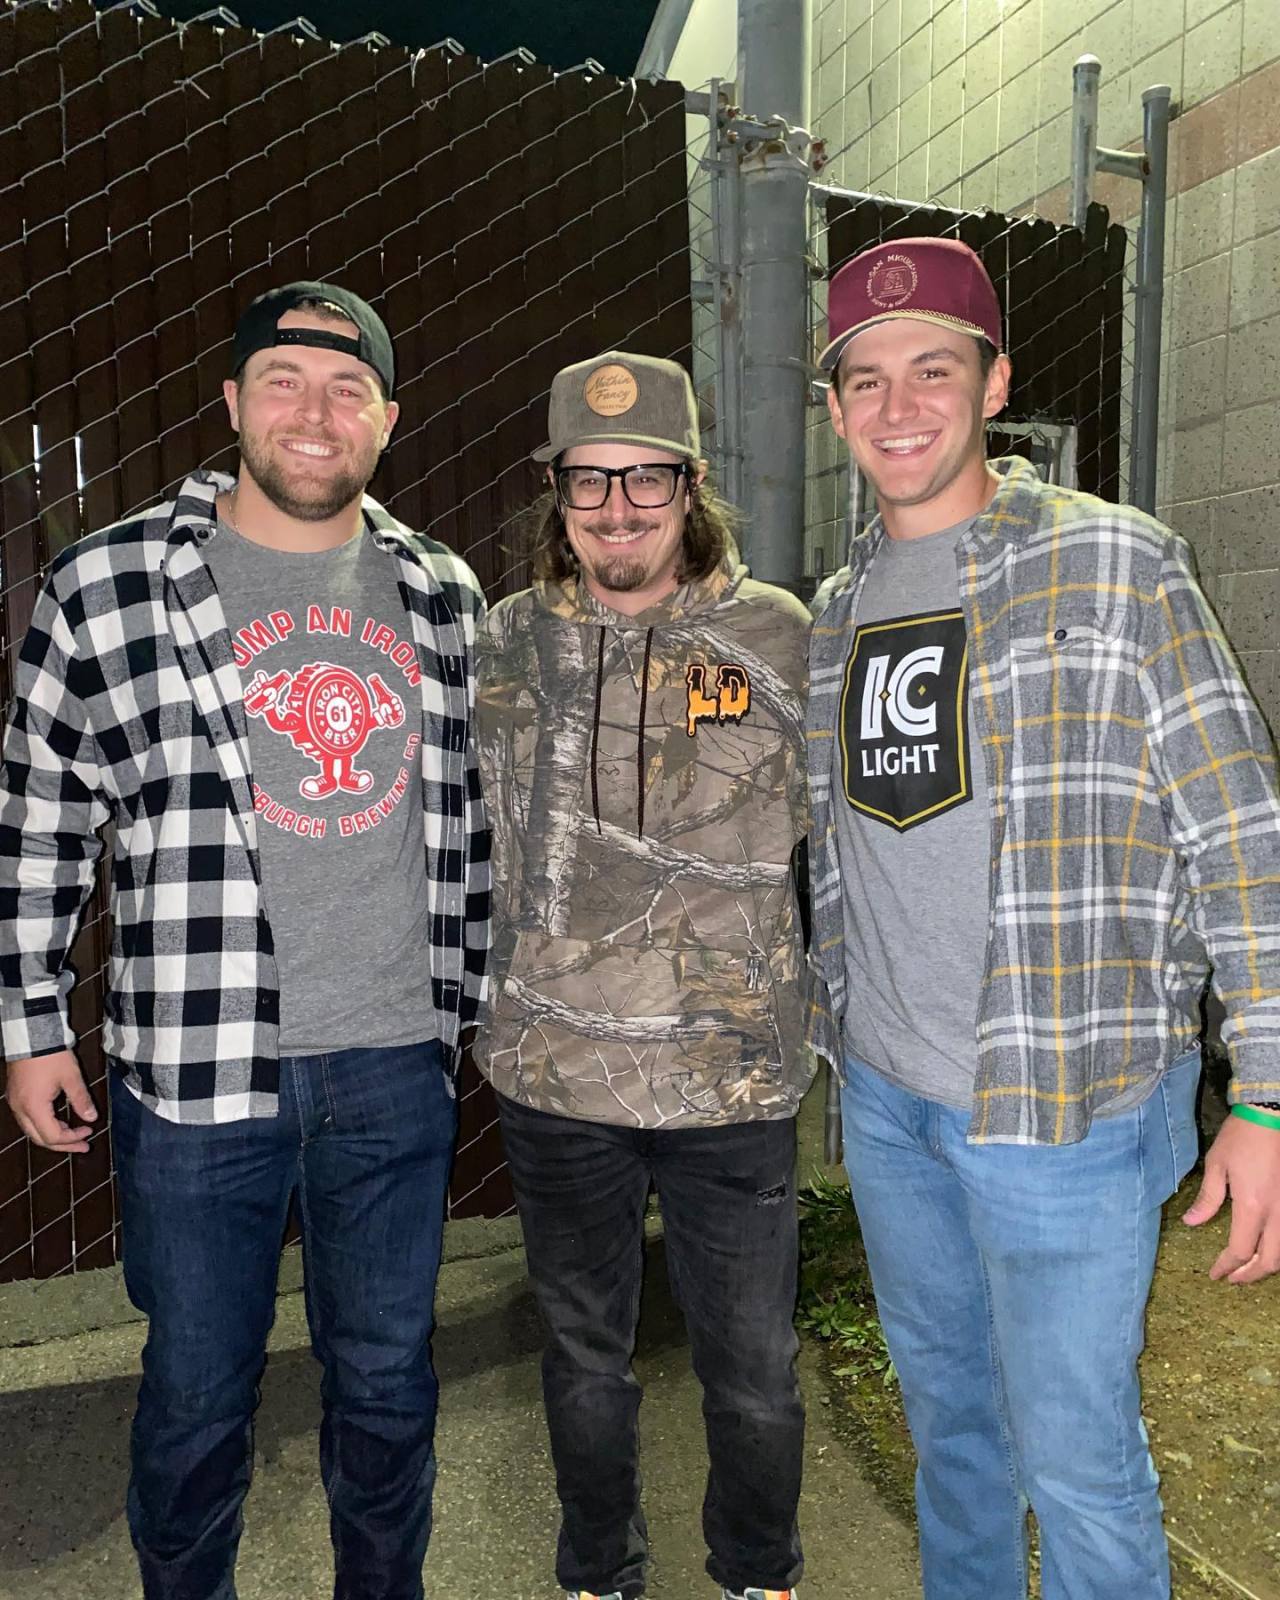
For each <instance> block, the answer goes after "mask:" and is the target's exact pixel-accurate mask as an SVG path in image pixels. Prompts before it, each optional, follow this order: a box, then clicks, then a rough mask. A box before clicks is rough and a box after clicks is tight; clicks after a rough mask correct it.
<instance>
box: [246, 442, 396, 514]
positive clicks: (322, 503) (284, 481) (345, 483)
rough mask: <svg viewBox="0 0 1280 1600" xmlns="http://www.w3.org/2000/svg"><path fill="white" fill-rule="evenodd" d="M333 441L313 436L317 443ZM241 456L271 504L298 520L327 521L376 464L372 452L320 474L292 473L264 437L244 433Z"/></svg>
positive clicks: (363, 484) (353, 494) (365, 481)
mask: <svg viewBox="0 0 1280 1600" xmlns="http://www.w3.org/2000/svg"><path fill="white" fill-rule="evenodd" d="M332 442H333V441H331V440H327V439H326V440H316V443H317V444H320V443H324V444H329V443H332ZM240 459H241V461H242V462H243V463H244V465H245V466H246V467H247V468H248V470H249V476H250V477H251V478H252V479H253V481H254V482H255V483H256V484H257V486H258V487H259V489H261V490H262V492H263V494H264V495H266V497H267V499H268V500H270V502H271V504H272V505H273V506H275V507H276V508H277V509H278V510H280V511H283V512H284V514H285V516H287V517H293V518H295V519H296V520H297V521H298V522H328V520H329V519H330V518H331V517H336V516H337V515H338V513H339V512H340V511H345V510H346V508H347V507H348V506H349V505H350V504H351V502H352V501H353V500H358V499H359V498H360V496H361V495H362V494H363V493H364V491H365V489H366V488H367V486H368V484H369V481H370V479H371V478H372V477H373V474H374V470H375V469H376V467H377V465H378V457H377V455H376V454H374V455H373V456H372V458H371V459H370V460H368V461H357V462H355V463H353V464H352V465H351V466H350V467H348V468H347V469H346V470H344V471H341V472H336V473H334V474H332V475H329V476H326V477H323V478H321V477H314V478H308V477H306V476H304V475H302V474H293V475H291V474H290V473H289V472H288V470H287V469H286V468H285V466H284V465H283V463H281V462H280V461H278V460H277V459H276V458H275V457H274V456H273V455H272V454H271V452H270V446H269V445H268V444H267V443H266V442H265V441H262V440H261V439H259V438H258V437H256V436H254V435H252V434H247V433H242V434H241V435H240Z"/></svg>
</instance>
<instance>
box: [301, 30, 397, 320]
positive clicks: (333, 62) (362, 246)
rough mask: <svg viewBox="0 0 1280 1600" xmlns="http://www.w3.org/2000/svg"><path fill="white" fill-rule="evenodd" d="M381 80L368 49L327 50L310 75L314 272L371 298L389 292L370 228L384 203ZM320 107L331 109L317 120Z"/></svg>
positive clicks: (311, 249) (309, 185) (309, 194)
mask: <svg viewBox="0 0 1280 1600" xmlns="http://www.w3.org/2000/svg"><path fill="white" fill-rule="evenodd" d="M376 82H378V66H376V58H374V53H373V51H371V50H370V48H368V46H366V45H349V46H347V48H346V50H342V51H341V53H336V51H334V53H326V54H325V56H323V59H320V61H318V62H317V64H315V69H314V70H309V72H307V99H309V102H310V106H312V118H314V120H312V122H310V125H309V128H307V144H309V157H310V162H309V165H310V176H309V181H307V205H309V211H310V240H309V253H310V267H312V275H314V277H317V278H323V280H333V282H336V283H342V285H344V286H346V288H350V290H355V293H357V294H365V296H366V298H370V299H376V298H378V296H379V293H381V282H379V280H381V267H379V261H378V240H376V238H371V237H370V235H368V232H366V230H365V227H362V222H366V221H368V218H370V216H371V213H373V210H374V208H376V203H378V107H376V106H374V101H373V86H374V83H376ZM320 107H330V109H328V110H325V112H323V114H322V115H320V117H318V118H317V117H315V112H317V109H320Z"/></svg>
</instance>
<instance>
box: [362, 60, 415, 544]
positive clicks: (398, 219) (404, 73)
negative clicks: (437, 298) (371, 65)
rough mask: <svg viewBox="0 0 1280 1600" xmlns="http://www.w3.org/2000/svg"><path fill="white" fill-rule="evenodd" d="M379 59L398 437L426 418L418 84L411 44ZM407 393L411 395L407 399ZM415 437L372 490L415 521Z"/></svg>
mask: <svg viewBox="0 0 1280 1600" xmlns="http://www.w3.org/2000/svg"><path fill="white" fill-rule="evenodd" d="M377 60H378V62H379V63H380V65H381V67H382V75H381V77H380V79H379V81H378V85H377V88H376V90H375V93H374V104H375V107H376V109H377V114H378V167H377V174H378V186H379V195H378V212H377V214H376V216H375V217H373V218H372V219H371V221H370V224H369V227H370V233H371V236H372V237H373V238H374V239H375V240H377V241H378V242H379V244H380V246H381V251H382V267H381V272H382V291H381V302H382V311H383V316H384V318H385V320H386V324H387V327H388V328H389V329H390V330H391V338H392V341H393V343H394V346H395V353H396V367H397V398H398V400H399V402H400V421H399V423H398V425H397V427H398V434H399V437H410V438H412V435H413V432H414V429H415V427H416V425H417V424H418V423H419V422H420V421H421V418H419V417H416V416H414V415H413V414H412V413H413V406H414V404H415V403H416V401H417V400H418V399H420V397H421V395H420V390H419V391H417V392H416V393H415V389H414V384H415V380H416V378H417V375H418V374H419V373H420V372H421V370H422V365H423V349H422V293H421V287H422V286H421V282H420V279H419V275H418V241H417V229H416V227H415V226H414V220H413V219H414V216H415V213H416V210H417V204H418V189H417V173H416V157H417V148H416V143H415V133H416V117H417V113H418V102H419V99H420V95H419V91H418V90H417V89H416V88H415V86H414V81H413V80H414V64H413V62H412V59H411V58H410V56H409V54H408V52H407V51H404V50H383V51H380V52H379V54H378V56H377ZM406 395H407V396H408V399H407V400H406ZM412 451H413V445H412V442H411V443H410V444H409V446H408V447H407V448H406V449H405V450H403V451H402V450H400V449H399V447H398V446H396V447H393V448H392V449H391V450H390V451H388V452H387V453H386V454H385V455H384V457H383V460H382V464H381V466H380V467H379V469H378V475H377V477H376V479H375V481H374V484H373V492H374V494H375V495H376V496H377V497H378V498H379V499H380V500H382V501H383V502H384V503H385V504H386V506H387V508H388V509H389V510H390V511H391V513H392V515H393V516H397V517H400V518H401V520H402V521H404V522H405V523H406V524H407V525H408V526H409V527H411V528H421V527H422V526H423V524H422V521H421V520H420V519H421V516H422V503H421V497H420V495H418V494H417V493H416V490H415V485H416V484H417V481H418V476H419V474H418V473H417V472H416V471H415V470H414V465H415V463H414V459H413V454H412Z"/></svg>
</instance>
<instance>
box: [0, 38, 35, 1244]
mask: <svg viewBox="0 0 1280 1600" xmlns="http://www.w3.org/2000/svg"><path fill="white" fill-rule="evenodd" d="M24 21H25V14H22V13H20V14H19V15H18V16H17V17H15V18H14V19H13V22H12V24H11V26H9V27H2V26H0V74H3V77H4V80H5V81H6V82H9V83H11V82H12V80H13V73H14V70H15V66H16V62H17V61H18V60H19V59H20V58H21V56H22V53H23V49H24V39H23V36H22V34H21V33H20V31H19V26H18V24H19V23H21V22H24ZM23 170H24V156H23V148H22V134H21V132H20V130H19V128H18V126H17V123H16V118H15V117H13V115H12V114H11V115H10V116H9V117H6V118H5V119H4V120H3V122H0V183H4V179H5V177H6V176H7V175H13V176H12V178H11V180H10V181H9V182H8V183H7V184H5V185H4V187H3V188H0V541H3V548H2V549H0V707H2V706H7V704H8V702H9V695H10V693H11V690H12V669H13V663H14V657H15V656H16V653H17V650H18V648H19V645H20V644H21V641H22V637H23V635H24V634H25V633H26V631H27V623H28V622H29V621H30V620H31V608H32V606H33V605H34V604H35V596H36V586H37V583H38V574H39V572H40V566H41V561H42V558H43V551H42V549H41V539H40V522H39V503H38V500H37V496H36V473H35V460H34V455H33V451H32V437H31V422H32V407H33V401H34V383H33V378H32V363H31V329H30V322H29V320H28V317H27V304H28V302H27V298H26V291H27V283H28V279H27V267H26V258H25V254H24V249H23V215H24V213H23V204H22V186H21V179H20V177H18V175H19V174H21V173H22V172H23ZM2 1126H3V1125H2V1124H0V1127H2ZM0 1137H2V1135H0ZM24 1171H25V1158H24ZM2 1230H3V1224H0V1239H2V1238H3V1231H2Z"/></svg>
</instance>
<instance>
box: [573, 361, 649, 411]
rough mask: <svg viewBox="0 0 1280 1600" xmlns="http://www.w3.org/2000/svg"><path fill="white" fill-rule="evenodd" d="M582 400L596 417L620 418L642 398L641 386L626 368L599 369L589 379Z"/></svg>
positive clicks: (614, 366) (610, 367)
mask: <svg viewBox="0 0 1280 1600" xmlns="http://www.w3.org/2000/svg"><path fill="white" fill-rule="evenodd" d="M582 398H583V399H584V400H585V401H586V402H587V404H588V406H590V408H591V409H592V411H594V412H595V414H596V416H598V417H620V416H621V415H622V413H623V412H624V411H630V410H631V408H632V406H633V405H635V403H636V401H637V400H638V399H639V398H640V385H639V384H638V383H637V382H636V380H635V374H634V373H633V372H630V371H628V369H627V368H626V367H620V366H617V365H616V364H615V365H613V366H609V367H597V368H596V370H595V371H594V372H593V373H592V374H591V376H590V377H589V378H588V379H587V383H586V387H585V388H584V389H583V391H582Z"/></svg>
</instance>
